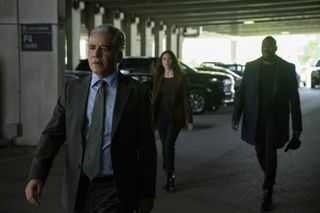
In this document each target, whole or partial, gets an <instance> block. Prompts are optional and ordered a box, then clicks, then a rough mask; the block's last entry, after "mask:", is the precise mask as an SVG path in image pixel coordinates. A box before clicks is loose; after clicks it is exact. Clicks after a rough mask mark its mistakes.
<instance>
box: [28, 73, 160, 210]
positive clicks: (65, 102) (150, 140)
mask: <svg viewBox="0 0 320 213" xmlns="http://www.w3.org/2000/svg"><path fill="white" fill-rule="evenodd" d="M90 80H91V75H90V76H88V77H85V78H83V79H80V80H74V81H69V82H67V83H66V85H65V88H64V90H63V93H62V94H61V95H60V97H59V99H58V102H57V104H56V107H55V109H54V112H53V115H52V118H51V120H50V121H49V123H48V125H47V126H46V128H45V129H44V131H43V132H42V134H41V138H40V143H39V146H38V148H37V151H36V153H35V156H34V159H33V161H32V165H31V170H30V174H29V179H32V178H37V179H42V180H43V181H45V180H46V178H47V176H48V174H49V171H50V168H51V166H52V162H53V160H54V157H55V155H56V154H57V152H58V150H59V148H60V147H61V146H62V145H63V144H64V143H65V148H66V149H65V150H66V152H65V153H66V158H65V159H66V162H65V175H64V185H63V195H62V203H63V206H64V208H65V210H66V212H72V211H73V209H74V206H75V202H76V197H77V196H76V195H77V189H78V185H79V177H80V173H81V167H82V165H81V162H82V156H83V142H84V138H83V127H84V124H85V112H86V104H87V97H88V91H89V86H90ZM153 123H154V122H153V117H152V108H151V100H150V92H149V90H148V89H147V87H145V86H144V85H142V84H141V83H139V82H137V81H135V80H133V79H131V78H129V77H127V76H123V75H122V74H120V73H119V78H118V90H117V95H116V101H115V107H114V115H113V122H112V139H111V140H112V141H111V159H112V164H113V169H114V176H115V181H116V185H117V190H118V194H119V198H120V203H121V206H122V209H123V210H124V212H132V211H133V210H134V209H135V208H136V207H137V203H138V199H139V198H141V197H145V198H154V197H155V179H156V168H157V163H156V158H157V157H156V155H157V154H156V145H155V137H154V124H153Z"/></svg>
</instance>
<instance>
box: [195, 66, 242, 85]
mask: <svg viewBox="0 0 320 213" xmlns="http://www.w3.org/2000/svg"><path fill="white" fill-rule="evenodd" d="M196 68H197V69H198V70H199V71H213V72H222V73H225V74H228V75H229V76H231V77H232V78H233V80H234V82H235V83H234V90H235V91H236V90H237V89H238V87H239V86H240V83H241V80H242V76H240V75H238V74H237V73H235V72H232V71H230V70H228V69H227V68H223V67H219V66H215V65H208V66H207V65H202V66H201V65H200V66H199V67H196Z"/></svg>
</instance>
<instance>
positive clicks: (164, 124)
mask: <svg viewBox="0 0 320 213" xmlns="http://www.w3.org/2000/svg"><path fill="white" fill-rule="evenodd" d="M152 103H153V106H154V112H155V121H156V128H157V130H158V133H159V136H160V140H161V144H162V157H163V169H164V170H165V172H166V175H167V182H166V189H167V191H173V188H174V178H175V176H174V169H175V168H174V158H175V142H176V139H177V137H178V135H179V132H180V129H181V128H182V127H184V126H185V127H186V128H187V129H188V130H191V129H192V127H193V125H192V113H191V109H190V101H189V86H188V81H187V78H186V76H185V74H184V73H183V72H182V71H181V69H180V66H179V63H178V60H177V58H176V56H175V55H174V53H173V52H172V51H170V50H166V51H165V52H163V53H162V54H161V56H160V59H159V61H158V64H157V66H156V71H155V79H154V84H153V96H152Z"/></svg>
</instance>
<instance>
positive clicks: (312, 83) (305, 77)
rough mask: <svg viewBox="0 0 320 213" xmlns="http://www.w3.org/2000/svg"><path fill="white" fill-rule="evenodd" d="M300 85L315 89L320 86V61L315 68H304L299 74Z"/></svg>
mask: <svg viewBox="0 0 320 213" xmlns="http://www.w3.org/2000/svg"><path fill="white" fill-rule="evenodd" d="M299 80H300V83H301V84H303V85H304V86H307V87H311V88H316V87H317V86H320V60H318V62H317V63H316V65H315V66H311V67H306V68H305V69H303V70H302V71H301V72H300V78H299Z"/></svg>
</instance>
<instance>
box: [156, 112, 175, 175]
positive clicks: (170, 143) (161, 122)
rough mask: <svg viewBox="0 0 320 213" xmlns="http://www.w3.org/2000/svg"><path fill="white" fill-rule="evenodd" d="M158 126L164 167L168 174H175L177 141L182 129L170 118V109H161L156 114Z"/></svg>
mask: <svg viewBox="0 0 320 213" xmlns="http://www.w3.org/2000/svg"><path fill="white" fill-rule="evenodd" d="M156 127H157V130H158V133H159V136H160V140H161V145H162V159H163V169H164V170H165V172H166V174H167V176H172V175H173V174H174V169H175V168H174V158H175V143H176V139H177V137H178V135H179V133H180V129H181V128H178V127H176V126H175V125H174V123H173V121H172V120H171V119H170V113H169V112H168V111H164V110H159V112H158V113H157V116H156Z"/></svg>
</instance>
